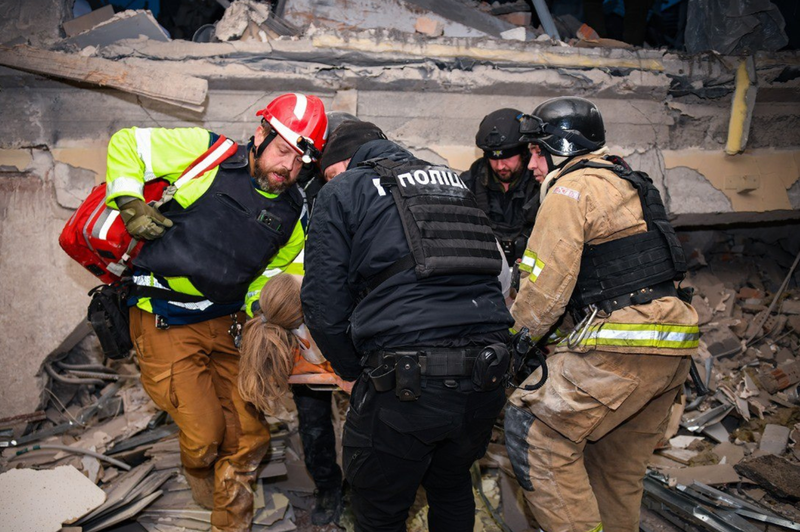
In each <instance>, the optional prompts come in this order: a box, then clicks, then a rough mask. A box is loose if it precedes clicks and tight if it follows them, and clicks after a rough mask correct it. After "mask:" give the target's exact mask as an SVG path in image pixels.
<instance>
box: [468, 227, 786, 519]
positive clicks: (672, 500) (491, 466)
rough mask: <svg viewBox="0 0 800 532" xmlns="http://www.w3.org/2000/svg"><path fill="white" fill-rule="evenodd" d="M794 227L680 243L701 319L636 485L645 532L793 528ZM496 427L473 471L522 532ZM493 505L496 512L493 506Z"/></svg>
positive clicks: (522, 513)
mask: <svg viewBox="0 0 800 532" xmlns="http://www.w3.org/2000/svg"><path fill="white" fill-rule="evenodd" d="M791 231H792V229H791V228H782V229H780V230H777V231H775V232H772V233H771V234H770V230H766V231H764V230H749V231H742V232H737V231H731V232H720V231H716V232H715V231H702V232H694V233H689V232H687V233H683V234H682V235H681V237H682V239H683V240H684V247H685V249H686V251H687V253H688V254H689V257H690V258H689V261H690V272H689V274H688V275H687V278H686V280H685V281H684V282H683V283H682V286H683V287H687V286H688V287H692V288H694V290H695V294H694V299H693V305H694V306H695V308H696V309H697V312H698V315H699V321H700V331H701V334H700V353H699V355H698V356H697V357H696V358H695V363H696V365H697V367H698V373H699V377H700V380H701V381H702V383H703V385H704V386H701V387H700V388H702V387H705V388H707V391H706V393H704V394H703V393H702V391H701V392H700V393H699V392H698V386H696V384H695V383H694V382H692V381H691V380H687V383H686V385H685V387H684V394H682V398H681V402H680V403H679V404H678V403H676V404H675V405H674V407H673V410H672V414H671V418H670V421H669V426H668V428H667V431H666V434H665V436H664V438H663V440H662V442H661V444H660V445H659V448H658V449H657V450H656V451H655V453H654V454H653V457H652V460H651V464H650V469H649V470H648V475H647V478H646V479H645V482H644V487H645V495H644V500H643V505H642V506H643V507H642V524H641V527H642V530H678V529H680V530H714V531H722V530H725V531H737V530H738V531H750V532H755V531H757V530H764V525H768V526H769V527H770V528H769V530H779V529H790V530H800V524H798V523H800V504H798V503H800V446H798V442H800V397H799V396H800V356H798V354H800V268H798V263H799V262H800V253H798V252H799V251H800V242H798V240H797V237H796V236H795V235H792V234H791ZM501 425H502V423H500V424H498V426H497V427H496V429H495V437H494V438H493V440H494V442H493V443H492V444H490V446H489V449H488V451H487V453H486V456H485V457H484V458H483V459H482V460H481V462H480V465H481V468H482V471H483V480H482V483H483V487H484V491H485V492H486V493H487V495H488V498H487V499H486V504H487V507H489V508H491V511H492V515H494V516H495V517H496V518H497V519H496V520H497V521H498V523H501V524H502V526H501V529H502V530H513V531H522V530H530V529H531V526H532V524H531V523H532V522H533V517H532V516H531V515H530V513H529V510H528V508H526V507H525V504H524V502H523V501H524V499H523V495H522V492H521V489H520V488H519V486H518V485H517V483H516V480H515V477H514V473H513V470H512V468H511V464H510V462H509V460H508V456H507V454H506V450H505V447H504V445H502V442H503V441H504V437H503V433H502V429H501V428H500V426H501ZM492 501H494V502H492Z"/></svg>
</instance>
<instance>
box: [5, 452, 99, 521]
mask: <svg viewBox="0 0 800 532" xmlns="http://www.w3.org/2000/svg"><path fill="white" fill-rule="evenodd" d="M105 500H106V494H105V493H104V492H103V490H101V489H100V488H98V487H97V486H95V484H94V483H93V482H92V481H91V480H89V479H88V478H86V477H85V476H84V475H83V474H81V472H80V471H78V470H77V469H76V468H74V467H72V466H62V467H57V468H55V469H49V470H41V471H36V470H33V469H12V470H10V471H6V472H5V473H3V474H0V501H2V503H0V529H2V530H4V531H9V532H11V531H14V532H51V531H52V532H57V531H58V530H60V529H61V525H62V524H63V523H74V522H75V521H76V520H78V519H79V518H80V517H82V516H83V515H85V514H86V513H87V512H90V511H92V510H94V509H95V508H97V507H98V506H100V505H101V504H103V502H104V501H105Z"/></svg>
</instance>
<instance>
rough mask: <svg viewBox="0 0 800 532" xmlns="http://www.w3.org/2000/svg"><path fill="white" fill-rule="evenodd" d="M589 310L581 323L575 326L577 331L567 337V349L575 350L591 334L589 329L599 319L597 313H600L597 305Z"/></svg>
mask: <svg viewBox="0 0 800 532" xmlns="http://www.w3.org/2000/svg"><path fill="white" fill-rule="evenodd" d="M587 310H588V312H587V313H586V316H584V317H583V319H582V320H581V321H580V323H578V325H576V326H575V329H573V330H572V332H571V333H569V336H567V347H569V348H570V349H574V348H575V347H576V346H578V345H579V344H580V343H581V342H582V341H583V340H584V339H585V338H586V335H587V334H588V333H589V327H590V326H591V325H592V322H594V319H595V318H596V317H597V312H598V311H599V309H598V308H597V306H596V305H589V307H588V308H587Z"/></svg>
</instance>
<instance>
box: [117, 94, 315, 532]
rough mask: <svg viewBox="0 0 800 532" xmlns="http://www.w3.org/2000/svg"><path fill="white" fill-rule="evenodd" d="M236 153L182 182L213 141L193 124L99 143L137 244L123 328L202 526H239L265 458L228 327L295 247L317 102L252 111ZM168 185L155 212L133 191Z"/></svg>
mask: <svg viewBox="0 0 800 532" xmlns="http://www.w3.org/2000/svg"><path fill="white" fill-rule="evenodd" d="M257 115H258V116H261V117H262V120H261V124H260V125H259V126H258V127H257V128H256V131H255V134H254V135H253V137H252V138H251V139H250V142H249V143H248V144H247V145H246V146H239V147H238V151H237V152H236V154H235V155H232V156H230V157H229V158H227V159H226V160H225V161H224V162H222V163H221V164H220V165H219V166H217V167H215V168H213V169H211V170H208V171H206V172H205V173H202V174H200V175H199V176H197V177H196V178H194V179H191V180H188V181H186V182H185V183H180V182H179V178H180V176H181V174H182V172H184V170H185V169H186V168H187V167H188V166H190V165H191V164H192V163H193V162H194V161H195V160H196V159H197V158H198V157H199V156H200V155H202V154H203V153H205V152H206V151H207V150H209V147H211V146H214V145H215V144H216V143H217V141H218V139H219V136H218V135H216V134H215V133H212V132H210V131H206V130H205V129H200V128H182V129H163V128H152V129H142V128H129V129H123V130H121V131H118V132H117V133H115V134H114V136H113V137H112V138H111V141H110V142H109V147H108V170H107V182H108V192H107V197H106V204H107V205H108V206H110V207H112V208H117V209H119V212H120V216H121V217H122V219H123V221H124V222H125V227H126V229H127V230H128V232H129V233H130V234H131V235H132V236H133V237H134V238H137V239H145V240H147V242H146V243H145V245H144V247H143V248H142V250H141V253H140V254H139V255H138V256H137V257H136V258H135V259H134V260H133V269H134V272H133V281H134V284H135V287H134V289H133V297H132V298H131V300H130V302H129V303H130V304H131V312H130V332H131V338H132V339H133V341H134V344H135V348H136V354H137V357H138V361H139V366H140V368H141V374H142V384H143V386H144V388H145V390H146V391H147V393H148V395H149V396H150V397H151V398H152V399H153V401H154V402H155V403H156V404H157V405H158V406H159V407H160V408H162V409H163V410H165V411H166V412H168V413H169V414H170V416H172V418H173V419H174V420H175V423H177V425H178V427H179V428H180V435H179V439H180V447H181V461H182V463H183V467H184V472H185V475H186V478H187V480H188V482H189V485H190V486H191V488H192V495H193V496H194V499H195V501H197V502H198V503H199V504H201V505H203V506H205V507H207V508H209V509H211V510H212V512H211V524H212V530H214V531H226V532H234V531H236V532H238V531H244V530H250V524H251V521H252V516H253V493H252V491H251V489H250V486H249V484H250V483H251V482H252V481H253V480H254V478H255V470H256V468H257V467H258V465H259V463H260V462H261V459H262V458H263V457H264V455H265V454H266V452H267V450H268V443H269V430H268V428H267V426H266V424H264V423H263V422H262V421H261V419H260V416H259V414H258V412H256V410H255V408H254V407H253V406H252V405H250V404H247V403H245V402H244V401H243V400H242V398H241V397H240V396H239V392H238V385H237V379H238V374H239V351H238V349H237V345H236V344H237V343H238V336H239V331H240V330H241V326H242V325H243V324H244V321H245V319H246V316H245V314H244V312H243V310H244V311H246V312H247V313H248V314H249V315H251V316H252V311H253V309H252V305H253V303H255V302H256V301H258V296H259V292H260V290H261V288H262V287H263V286H264V285H265V284H266V283H267V282H268V281H269V279H270V277H272V276H274V275H276V274H278V273H280V272H281V271H285V270H287V268H288V267H289V265H290V264H291V263H292V261H293V260H294V258H295V257H296V256H297V255H298V253H299V252H300V250H301V249H302V247H303V240H304V237H303V229H302V227H301V225H300V222H299V220H300V215H301V210H302V204H303V199H302V196H301V194H300V192H299V190H298V189H297V187H295V186H294V184H295V182H296V180H297V177H298V174H299V172H300V169H301V167H302V165H303V163H304V162H306V163H307V162H311V161H312V160H316V159H317V158H318V156H319V152H320V150H321V149H322V148H323V146H324V144H325V140H326V136H327V123H328V122H327V118H326V116H325V109H324V107H323V105H322V102H321V101H320V100H319V98H317V97H315V96H305V95H302V94H284V95H282V96H279V97H278V98H276V99H275V100H273V101H272V102H270V104H269V105H267V107H266V108H265V109H263V110H261V111H259V112H258V113H257ZM158 178H161V179H165V180H167V181H168V182H170V183H171V184H173V185H178V186H179V188H177V189H175V190H172V191H171V192H172V193H174V196H173V199H172V200H171V201H168V202H167V203H165V204H164V205H163V206H162V207H161V209H160V210H159V209H157V208H155V207H154V206H151V205H148V204H146V203H145V202H144V198H143V196H142V190H143V187H144V183H145V182H146V181H149V180H152V179H158Z"/></svg>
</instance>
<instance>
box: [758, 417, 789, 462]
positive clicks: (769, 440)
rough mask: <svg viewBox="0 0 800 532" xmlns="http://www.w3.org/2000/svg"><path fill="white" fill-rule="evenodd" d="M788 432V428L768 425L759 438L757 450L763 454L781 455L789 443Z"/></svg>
mask: <svg viewBox="0 0 800 532" xmlns="http://www.w3.org/2000/svg"><path fill="white" fill-rule="evenodd" d="M790 432H791V431H790V430H789V427H784V426H782V425H774V424H772V423H770V424H768V425H767V426H766V427H764V434H763V435H762V436H761V441H760V442H759V444H758V448H759V449H760V450H762V451H764V452H765V453H770V454H775V455H781V454H783V451H785V450H786V445H787V444H788V443H789V433H790Z"/></svg>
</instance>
